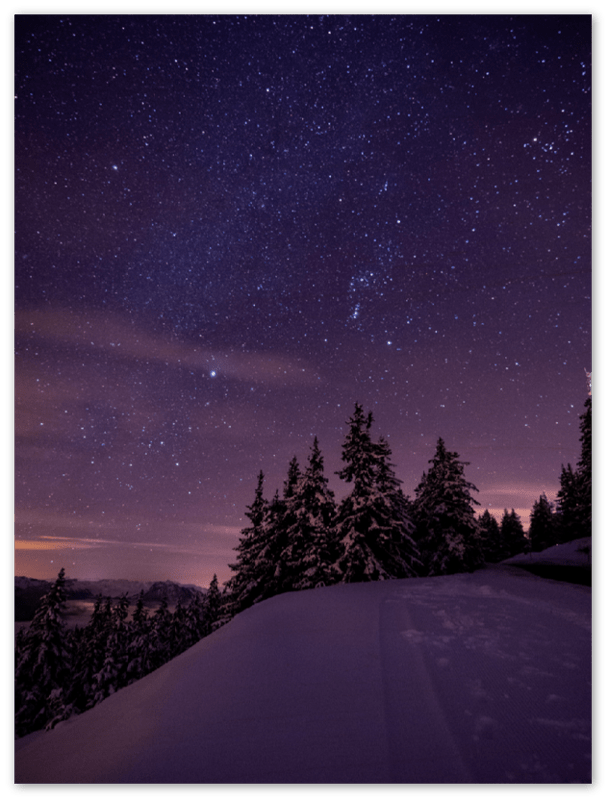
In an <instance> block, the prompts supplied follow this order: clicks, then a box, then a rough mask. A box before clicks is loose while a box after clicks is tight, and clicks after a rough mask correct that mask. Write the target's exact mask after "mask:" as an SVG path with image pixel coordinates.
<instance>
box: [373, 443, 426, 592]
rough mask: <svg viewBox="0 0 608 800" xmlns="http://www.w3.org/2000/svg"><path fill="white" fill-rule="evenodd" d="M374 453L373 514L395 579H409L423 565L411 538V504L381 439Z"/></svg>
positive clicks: (389, 451)
mask: <svg viewBox="0 0 608 800" xmlns="http://www.w3.org/2000/svg"><path fill="white" fill-rule="evenodd" d="M375 449H376V459H377V465H376V486H377V493H376V510H375V519H376V524H377V525H378V527H379V529H381V530H382V531H383V533H382V536H383V537H384V539H385V541H386V545H385V547H386V550H387V552H389V553H390V554H391V560H392V564H393V566H392V567H391V572H392V574H393V577H395V578H412V577H415V576H416V575H418V574H419V573H420V570H421V568H422V563H421V561H420V553H419V551H418V545H417V544H416V542H415V540H414V538H413V534H414V528H415V526H414V523H413V521H412V517H411V504H410V502H409V499H408V498H406V497H405V495H404V494H403V490H402V489H401V481H400V480H399V478H397V476H396V475H395V469H394V465H393V464H392V463H391V456H392V452H391V449H390V447H389V444H388V442H387V441H386V439H384V437H382V436H381V437H380V439H379V440H378V443H377V444H376V445H375Z"/></svg>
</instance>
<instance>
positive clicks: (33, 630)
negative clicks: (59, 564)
mask: <svg viewBox="0 0 608 800" xmlns="http://www.w3.org/2000/svg"><path fill="white" fill-rule="evenodd" d="M64 607H65V570H64V569H63V568H62V569H61V570H60V572H59V575H58V576H57V580H56V581H55V583H54V584H53V586H52V587H51V589H50V590H49V592H48V593H47V594H46V595H45V596H44V597H43V598H42V599H41V601H40V604H39V606H38V608H37V610H36V613H35V615H34V618H33V620H32V622H31V624H30V626H29V628H28V629H27V632H26V633H24V634H22V635H21V636H20V637H19V639H18V642H17V644H18V648H17V651H16V653H15V656H16V663H15V733H16V735H17V736H23V735H25V734H26V733H30V732H31V731H35V730H38V729H40V728H43V727H45V726H48V727H52V726H53V725H54V724H56V722H58V721H59V720H61V719H65V718H66V717H67V716H69V715H70V714H71V713H72V712H71V708H70V707H69V703H67V702H66V697H65V687H66V686H67V679H68V676H69V673H70V667H71V654H70V652H69V647H68V637H67V634H66V626H65V623H64V621H63V619H62V612H63V610H64Z"/></svg>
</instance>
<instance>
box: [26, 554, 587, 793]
mask: <svg viewBox="0 0 608 800" xmlns="http://www.w3.org/2000/svg"><path fill="white" fill-rule="evenodd" d="M15 762H16V770H15V781H16V782H17V783H212V784H214V783H322V784H323V783H512V782H516V783H568V782H575V783H581V782H588V781H590V779H591V590H590V589H589V588H588V587H586V586H580V585H572V584H568V583H561V582H557V581H552V580H547V579H545V578H541V577H538V576H536V575H532V574H529V573H528V572H525V571H523V570H521V569H518V568H517V567H515V566H510V567H509V566H499V567H494V568H487V569H484V570H480V571H478V572H476V573H474V574H471V575H455V576H450V577H443V578H424V579H409V580H394V581H385V582H381V583H374V584H350V585H339V586H333V587H329V588H326V589H314V590H310V591H303V592H296V593H290V594H286V595H282V596H279V597H275V598H272V599H271V600H267V601H266V602H264V603H261V604H260V605H258V606H256V607H254V608H252V609H249V610H248V611H246V612H244V613H242V614H240V615H238V616H237V617H236V618H235V619H234V620H233V621H232V622H230V623H229V624H228V625H226V626H225V627H224V628H221V629H220V630H219V631H217V632H216V633H214V634H213V635H212V636H209V637H207V638H206V639H203V640H202V641H201V642H199V643H198V644H197V645H195V646H194V647H192V648H191V649H190V650H188V651H187V652H185V653H183V654H182V655H181V656H179V657H178V658H176V659H174V660H173V661H171V662H170V663H168V664H166V665H165V666H164V667H162V668H161V669H159V670H157V671H156V672H154V673H152V674H151V675H149V676H147V677H146V678H144V679H143V680H141V681H139V682H138V683H136V684H133V685H132V686H129V687H128V688H126V689H123V690H121V691H120V692H118V693H117V694H115V695H113V696H112V697H110V698H108V699H107V700H105V701H104V702H103V703H101V704H100V705H98V706H96V707H94V708H93V709H91V710H90V711H88V712H87V713H85V714H83V715H81V716H79V717H73V718H72V719H70V720H68V721H67V722H64V723H62V724H61V725H59V726H58V727H57V728H56V729H55V730H53V731H51V732H49V733H44V732H38V733H34V734H31V735H30V736H27V737H25V738H24V739H20V740H18V741H17V742H16V755H15Z"/></svg>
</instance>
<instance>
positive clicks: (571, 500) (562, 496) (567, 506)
mask: <svg viewBox="0 0 608 800" xmlns="http://www.w3.org/2000/svg"><path fill="white" fill-rule="evenodd" d="M557 514H558V515H559V540H560V542H570V541H572V540H573V539H577V538H580V537H581V536H582V535H583V534H582V533H581V531H582V530H584V527H583V519H582V518H583V514H584V512H583V493H582V488H581V479H580V475H579V473H578V472H574V471H573V470H572V465H571V464H568V466H567V467H564V465H563V464H562V472H561V475H560V490H559V491H558V493H557Z"/></svg>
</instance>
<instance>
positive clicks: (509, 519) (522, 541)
mask: <svg viewBox="0 0 608 800" xmlns="http://www.w3.org/2000/svg"><path fill="white" fill-rule="evenodd" d="M500 535H501V539H502V543H503V559H504V558H511V557H512V556H516V555H519V553H523V552H524V551H525V550H527V548H528V539H527V537H526V534H525V533H524V526H523V525H522V523H521V518H520V517H519V514H516V513H515V509H513V508H512V509H511V511H510V512H509V511H507V509H506V508H505V510H504V513H503V515H502V520H501V522H500Z"/></svg>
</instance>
